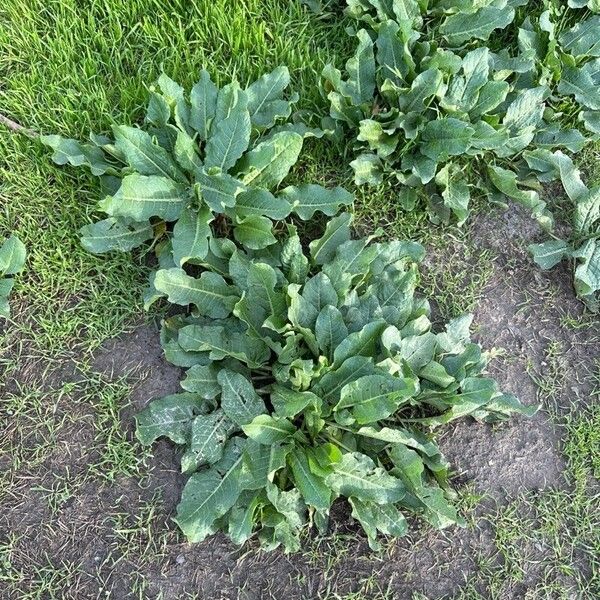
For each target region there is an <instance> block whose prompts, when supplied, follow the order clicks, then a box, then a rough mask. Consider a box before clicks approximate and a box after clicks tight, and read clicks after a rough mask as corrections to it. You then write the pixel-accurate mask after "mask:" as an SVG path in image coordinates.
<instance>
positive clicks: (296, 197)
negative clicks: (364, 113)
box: [41, 67, 352, 304]
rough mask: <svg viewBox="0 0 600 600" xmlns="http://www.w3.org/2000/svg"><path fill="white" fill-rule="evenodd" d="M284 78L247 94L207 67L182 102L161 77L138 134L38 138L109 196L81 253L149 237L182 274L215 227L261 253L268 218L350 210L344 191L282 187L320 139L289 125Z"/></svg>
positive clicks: (265, 81)
mask: <svg viewBox="0 0 600 600" xmlns="http://www.w3.org/2000/svg"><path fill="white" fill-rule="evenodd" d="M289 81H290V76H289V73H288V70H287V68H286V67H278V68H277V69H275V70H274V71H273V72H272V73H268V74H266V75H264V76H262V77H261V78H260V79H258V80H257V81H255V82H254V83H252V84H250V85H249V86H248V87H247V88H246V89H245V90H243V89H241V88H240V86H239V84H238V83H237V82H233V83H230V84H228V85H225V86H224V87H222V88H221V89H218V88H217V86H216V85H215V84H214V83H213V82H212V81H211V78H210V76H209V74H208V73H207V72H206V71H203V72H202V73H201V77H200V80H199V81H198V83H197V84H196V85H194V87H193V88H192V90H191V92H190V94H189V99H188V97H187V95H186V93H185V91H184V89H183V88H182V87H181V86H179V85H178V84H177V83H175V82H174V81H173V80H171V79H170V78H169V77H167V76H166V75H164V74H163V75H161V77H160V78H159V80H158V89H156V90H155V89H152V90H151V92H150V101H149V103H148V108H147V112H146V118H145V123H144V128H139V127H130V126H125V125H115V126H114V127H113V137H114V139H110V138H108V137H106V136H100V135H94V134H92V135H91V136H90V142H89V143H80V142H78V141H76V140H73V139H67V138H63V137H61V136H58V135H49V136H43V137H42V138H41V139H42V142H43V143H45V144H47V145H48V146H50V147H51V148H53V149H54V154H53V159H54V161H55V162H56V163H57V164H60V165H62V164H67V163H69V164H71V165H73V166H81V165H84V166H86V167H88V168H89V169H90V170H91V172H92V174H93V175H97V176H99V177H101V181H102V185H103V190H104V191H105V192H106V193H107V194H108V195H106V197H105V198H104V199H103V200H102V201H101V202H100V203H99V208H100V210H101V211H102V212H104V213H106V214H107V215H108V217H107V218H106V219H104V220H102V221H99V222H97V223H93V224H90V225H86V226H85V227H84V228H83V229H82V231H81V235H82V243H83V245H84V246H85V248H87V249H88V250H90V251H91V252H94V253H104V252H109V251H112V250H121V251H127V250H131V249H132V248H135V247H138V246H140V245H142V244H143V243H145V242H147V241H149V240H153V241H154V243H155V244H156V253H157V255H158V258H159V261H160V263H161V265H162V266H167V265H169V266H173V267H179V268H181V267H183V266H184V265H185V264H204V262H203V261H205V259H206V258H207V256H208V255H209V247H210V243H211V240H212V238H213V230H214V229H215V228H216V229H218V230H220V231H221V232H224V233H228V231H229V229H230V228H231V229H232V233H233V237H234V238H235V239H236V240H237V241H238V242H239V243H241V244H243V245H244V246H245V247H246V248H249V249H253V250H263V249H265V248H267V247H268V246H270V245H272V244H274V243H275V241H276V239H275V237H274V235H273V231H272V230H273V222H272V219H276V220H281V219H284V218H285V217H287V216H288V215H289V214H290V213H294V214H295V215H297V216H298V217H300V218H301V219H309V218H310V217H312V215H313V214H314V213H315V212H316V211H321V212H323V213H324V214H326V215H333V214H335V213H336V212H337V210H338V208H339V206H340V205H345V204H349V203H350V202H351V201H352V196H351V195H350V194H349V193H348V192H346V191H345V190H343V189H342V188H335V189H333V190H328V189H325V188H323V187H321V186H319V185H309V184H306V185H301V186H288V187H286V188H285V189H281V190H280V189H279V188H280V184H281V183H282V181H283V180H284V179H285V177H286V176H287V175H288V173H289V171H290V169H291V168H292V166H293V165H294V164H295V163H296V161H297V159H298V155H299V154H300V150H301V149H302V145H303V140H304V138H305V137H306V136H322V135H323V132H322V131H320V130H318V129H310V128H308V127H306V126H304V125H302V124H300V123H295V124H294V123H290V122H285V121H286V119H288V117H289V116H290V115H291V112H292V105H293V103H294V102H295V101H296V100H297V97H296V96H292V98H290V99H286V98H285V96H284V94H285V90H286V88H287V87H288V85H289ZM274 192H275V193H274ZM180 276H181V277H183V272H180ZM211 284H212V282H208V285H211ZM157 285H158V287H155V282H154V275H153V276H152V278H151V285H150V289H149V290H148V294H147V297H146V301H147V304H151V303H152V302H153V301H154V300H155V299H156V298H158V297H160V296H161V290H160V286H159V284H158V283H157Z"/></svg>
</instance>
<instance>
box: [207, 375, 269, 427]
mask: <svg viewBox="0 0 600 600" xmlns="http://www.w3.org/2000/svg"><path fill="white" fill-rule="evenodd" d="M217 379H218V382H219V385H220V386H221V389H222V390H223V391H222V394H221V408H222V409H223V411H224V412H225V414H226V415H227V416H228V417H229V418H230V419H231V420H232V421H233V422H234V423H237V424H238V425H239V426H243V425H247V424H248V423H250V422H252V421H253V419H254V418H255V417H257V416H258V415H260V414H263V413H264V412H265V411H266V407H265V404H264V402H263V401H262V399H261V398H260V396H259V395H258V394H257V393H256V391H255V390H254V386H253V385H252V383H251V382H250V381H248V379H247V378H246V377H244V376H243V375H241V374H240V373H235V372H234V371H230V370H228V369H222V370H221V371H219V374H218V376H217Z"/></svg>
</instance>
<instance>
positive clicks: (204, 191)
mask: <svg viewBox="0 0 600 600" xmlns="http://www.w3.org/2000/svg"><path fill="white" fill-rule="evenodd" d="M195 175H196V183H197V186H198V189H199V191H200V196H201V197H202V199H203V200H204V201H205V202H206V204H208V206H209V207H210V208H211V210H212V211H214V212H216V213H222V212H224V209H225V208H231V207H232V206H235V203H236V198H237V196H238V194H241V193H242V192H243V191H245V187H244V185H243V183H242V182H241V181H239V180H238V179H236V178H235V177H231V175H227V173H222V172H220V171H219V170H218V169H216V170H215V169H211V170H210V171H206V170H204V169H200V170H198V171H196V172H195Z"/></svg>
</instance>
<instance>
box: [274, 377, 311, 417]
mask: <svg viewBox="0 0 600 600" xmlns="http://www.w3.org/2000/svg"><path fill="white" fill-rule="evenodd" d="M271 404H272V405H273V410H274V411H275V414H276V415H277V416H279V417H290V418H291V417H295V416H296V415H298V414H299V413H301V412H302V411H303V410H304V409H305V408H307V407H308V406H311V405H312V406H315V407H318V406H320V405H321V400H320V398H319V397H318V396H316V395H315V394H313V393H312V392H298V391H296V390H292V389H290V388H288V387H285V386H282V385H277V384H275V385H274V386H273V388H272V390H271Z"/></svg>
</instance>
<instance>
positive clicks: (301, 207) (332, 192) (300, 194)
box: [279, 184, 353, 221]
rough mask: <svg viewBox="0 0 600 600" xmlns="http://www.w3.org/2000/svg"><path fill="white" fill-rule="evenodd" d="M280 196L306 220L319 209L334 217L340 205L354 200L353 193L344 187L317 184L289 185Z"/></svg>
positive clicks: (345, 204)
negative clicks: (325, 186) (329, 187)
mask: <svg viewBox="0 0 600 600" xmlns="http://www.w3.org/2000/svg"><path fill="white" fill-rule="evenodd" d="M279 197H280V198H283V199H284V201H285V202H287V203H289V204H290V205H291V207H292V210H293V211H294V212H295V213H296V214H297V215H298V216H299V217H300V218H301V219H302V220H304V221H308V220H309V219H312V217H313V216H314V214H315V212H317V211H320V212H322V213H323V214H325V215H327V216H328V217H332V216H334V215H335V214H336V213H337V212H338V210H339V208H340V206H348V205H350V204H352V201H353V196H352V194H351V193H350V192H348V191H346V190H345V189H344V188H342V187H336V188H333V189H327V188H324V187H322V186H320V185H315V184H303V185H301V186H289V187H287V188H285V189H284V190H283V191H282V192H281V194H280V196H279Z"/></svg>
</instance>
